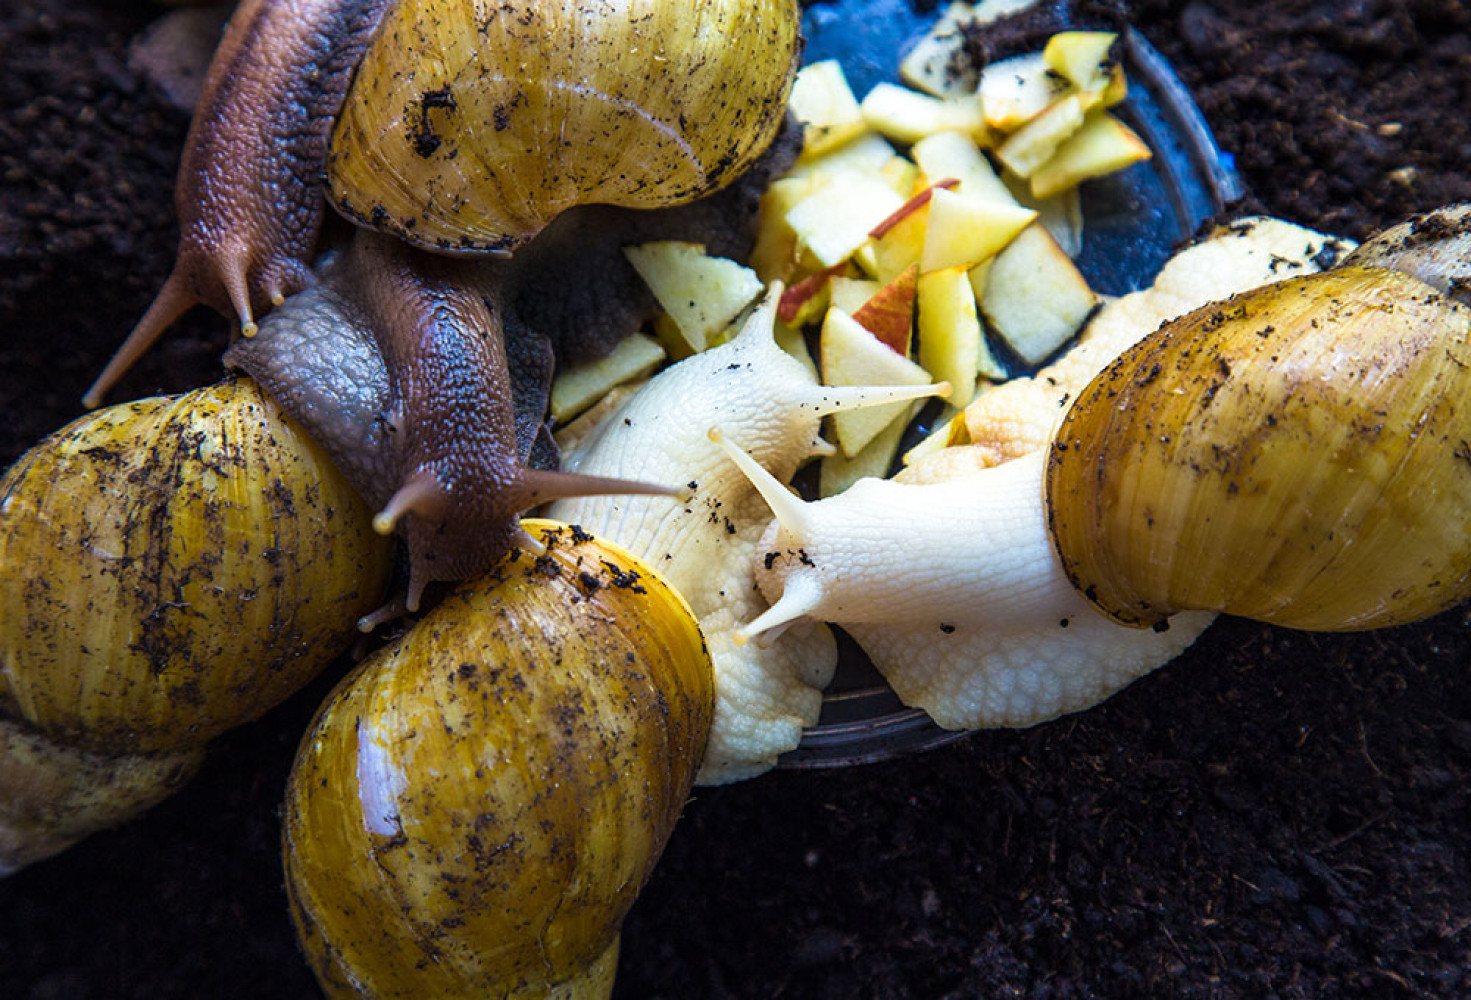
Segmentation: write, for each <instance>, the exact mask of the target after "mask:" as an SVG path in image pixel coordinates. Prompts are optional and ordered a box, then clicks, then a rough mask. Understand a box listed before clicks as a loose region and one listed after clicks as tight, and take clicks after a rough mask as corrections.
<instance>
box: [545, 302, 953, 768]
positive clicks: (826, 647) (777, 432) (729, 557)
mask: <svg viewBox="0 0 1471 1000" xmlns="http://www.w3.org/2000/svg"><path fill="white" fill-rule="evenodd" d="M780 295H781V291H780V287H779V286H775V287H774V290H770V291H768V292H767V294H766V297H765V298H764V299H763V300H762V302H761V303H760V305H758V306H757V308H756V309H755V311H754V312H753V313H751V315H750V317H749V318H748V319H747V320H746V322H745V324H744V326H743V327H742V328H741V331H740V333H738V334H737V335H736V336H735V337H734V338H732V339H731V340H730V341H729V342H727V343H725V344H722V345H721V346H719V347H716V348H712V349H711V350H708V351H705V352H702V353H700V354H695V355H692V356H691V357H689V358H686V359H685V360H683V361H681V362H679V363H678V364H676V365H673V366H671V367H670V368H667V369H665V370H664V371H663V372H660V373H659V374H658V375H656V376H655V377H654V378H653V379H651V380H650V381H649V383H648V384H647V385H645V386H644V387H643V388H642V389H641V390H640V391H639V392H638V393H636V394H635V395H634V396H633V397H632V398H630V399H629V400H628V401H627V402H625V403H624V404H623V405H622V406H620V407H618V408H616V409H615V410H613V411H612V412H611V413H609V414H608V415H606V416H605V417H604V418H603V419H602V421H601V422H600V423H599V424H598V426H597V428H596V429H595V430H594V431H593V432H592V433H591V434H589V435H588V436H587V437H586V438H585V439H583V440H582V441H581V442H579V444H578V445H577V447H576V448H574V449H572V450H570V451H569V452H568V453H567V455H566V456H565V458H566V464H567V468H569V469H575V470H577V471H579V472H584V473H595V474H598V475H609V476H623V477H638V478H647V479H653V480H663V481H675V482H684V483H685V484H686V485H687V488H688V489H689V491H690V496H689V497H688V499H686V500H685V502H684V503H682V504H679V505H674V504H671V503H670V502H669V501H668V500H667V499H662V498H649V499H645V498H642V497H591V498H588V499H585V500H561V501H558V502H557V503H554V504H552V505H551V506H550V507H549V508H548V515H549V516H551V517H554V518H557V519H559V520H563V521H568V522H571V523H575V524H577V525H579V526H581V527H583V528H585V529H586V530H588V531H591V532H594V533H595V534H598V535H600V536H602V537H605V538H609V539H612V540H614V541H616V542H617V543H618V544H620V545H622V546H625V547H626V548H628V549H629V551H631V552H633V553H634V554H636V555H638V556H639V557H641V558H643V559H645V560H646V561H648V562H649V564H650V565H652V566H655V567H657V568H658V570H659V572H660V574H661V575H662V576H663V577H664V578H665V579H667V580H668V581H669V582H670V584H671V585H673V586H674V587H675V588H677V589H678V590H679V591H680V593H681V594H683V595H684V596H685V599H686V600H688V601H689V602H690V606H691V607H692V608H694V611H695V614H696V615H698V616H699V618H700V625H701V627H702V628H703V629H704V630H705V635H706V638H707V640H708V641H709V643H710V646H711V652H712V655H713V657H714V660H715V671H716V682H717V683H716V692H717V695H718V701H717V705H716V710H715V726H714V730H713V732H712V734H711V741H710V747H709V750H708V751H707V753H706V756H705V761H704V763H703V765H702V766H701V770H700V777H699V781H700V783H701V784H714V783H719V782H726V781H734V780H737V779H740V778H746V777H750V776H751V775H754V774H758V773H760V772H761V771H764V770H767V769H768V768H770V767H771V766H772V765H773V764H775V763H776V758H777V757H778V756H780V755H781V754H782V753H783V752H785V751H787V750H790V749H792V748H794V747H795V746H796V745H797V742H798V741H799V740H800V739H801V735H802V727H803V726H805V725H812V724H813V723H815V722H816V721H817V714H818V711H819V709H820V708H821V706H822V688H824V687H825V686H826V685H827V683H828V681H829V680H830V679H831V677H832V672H833V669H834V667H835V666H836V664H837V650H836V647H835V646H834V644H833V641H832V637H831V635H830V634H829V633H828V630H827V629H825V628H822V627H820V626H819V627H816V628H802V629H797V630H793V631H791V632H789V633H788V634H786V635H784V636H782V638H781V640H780V641H777V642H773V643H771V644H770V645H768V646H765V647H757V646H754V645H738V644H737V643H736V642H735V641H734V636H735V631H736V629H737V628H738V627H739V626H740V624H741V623H742V622H744V621H746V620H748V619H749V618H751V617H752V616H753V615H755V614H757V613H759V612H760V611H761V609H762V607H763V606H764V602H763V601H762V599H761V597H760V595H759V594H758V593H757V592H756V589H755V578H754V576H753V572H754V567H755V564H756V559H757V544H758V542H759V541H760V537H761V532H762V530H763V528H764V526H765V524H766V520H767V518H766V512H765V508H764V506H763V504H762V502H761V500H760V498H759V497H758V496H757V495H756V492H755V490H753V489H752V487H751V485H750V483H749V482H747V481H746V479H745V477H743V476H742V475H741V474H740V473H739V472H738V470H736V469H735V468H733V467H732V466H731V465H730V464H729V463H728V462H727V461H725V459H724V456H723V455H722V454H721V452H720V449H719V448H717V447H716V446H715V445H713V444H711V442H710V441H709V439H708V438H707V436H706V433H705V432H706V430H707V429H708V428H709V427H711V426H714V425H718V426H720V427H722V428H723V429H724V430H725V432H726V433H727V434H728V435H729V436H730V437H731V438H732V439H733V440H735V441H737V442H739V443H740V444H741V445H742V446H743V447H745V448H748V449H750V450H751V451H753V452H754V453H755V454H756V455H757V456H759V458H760V460H761V461H762V462H763V463H764V464H766V465H767V467H769V468H771V469H773V470H775V471H776V473H777V475H779V476H781V477H782V478H783V479H784V480H785V479H786V478H789V477H790V476H791V475H792V474H793V473H794V472H796V471H797V467H798V466H799V465H801V463H802V462H804V461H805V460H806V459H808V458H810V457H812V456H813V455H815V454H819V453H822V452H824V451H830V450H831V447H830V446H827V445H825V444H824V442H823V441H822V440H821V438H820V437H819V434H818V432H819V431H820V429H821V422H822V417H823V415H824V414H827V413H833V412H836V411H838V410H840V409H845V408H853V407H858V406H866V405H883V404H888V403H892V402H894V401H895V400H903V399H914V398H918V397H923V396H930V395H935V394H937V393H938V394H943V392H945V391H946V389H947V387H945V386H943V385H941V386H918V387H914V386H905V387H892V388H870V387H862V388H859V387H838V388H832V387H828V386H822V385H818V384H817V380H816V378H815V376H814V375H813V373H812V372H811V370H809V369H808V368H807V367H806V366H805V365H803V364H802V363H801V362H799V361H798V360H797V359H795V358H794V357H792V356H791V355H789V354H787V353H786V352H785V351H783V350H782V349H781V348H780V347H779V346H777V343H776V340H775V338H774V324H775V320H776V309H777V302H778V299H779V298H780Z"/></svg>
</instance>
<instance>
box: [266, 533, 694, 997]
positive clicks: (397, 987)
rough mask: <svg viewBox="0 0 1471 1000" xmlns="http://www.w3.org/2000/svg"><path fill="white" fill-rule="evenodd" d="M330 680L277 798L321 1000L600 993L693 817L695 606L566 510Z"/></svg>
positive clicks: (295, 901)
mask: <svg viewBox="0 0 1471 1000" xmlns="http://www.w3.org/2000/svg"><path fill="white" fill-rule="evenodd" d="M523 523H524V524H525V525H526V527H527V528H528V529H530V530H531V531H532V533H533V534H535V535H537V536H538V537H540V538H541V539H542V540H544V541H545V543H546V544H547V546H548V551H547V553H546V554H545V555H544V556H540V557H534V556H531V555H528V554H527V553H525V552H516V553H513V555H512V557H510V558H508V559H507V560H506V561H504V562H502V563H501V564H500V565H499V566H498V568H497V569H496V570H493V571H492V572H491V573H490V574H489V575H488V576H486V577H484V578H482V579H480V580H479V581H476V582H474V583H471V584H469V585H467V586H465V587H464V588H462V589H461V590H459V591H458V592H456V593H455V594H453V595H451V596H450V597H449V598H447V599H446V600H445V601H444V603H442V604H441V605H440V606H439V607H437V608H436V609H435V610H434V611H433V612H431V613H430V614H429V615H428V616H426V617H425V618H424V619H423V620H422V621H420V622H419V623H418V624H417V625H416V626H415V627H414V628H413V629H412V630H411V631H410V632H409V633H408V634H407V635H406V636H405V637H404V638H403V639H402V640H401V641H400V642H399V643H397V644H396V645H394V646H392V647H389V648H387V649H385V650H382V651H380V653H379V654H376V655H374V656H373V657H371V658H370V659H369V660H367V661H365V662H364V663H363V664H362V665H361V666H360V667H359V668H358V669H357V670H356V671H355V672H354V673H353V674H352V675H351V676H349V677H348V678H347V679H346V680H344V681H343V683H342V684H341V685H340V686H339V687H338V689H337V691H336V692H335V693H334V694H333V696H332V697H331V698H330V699H329V701H328V702H327V704H326V705H325V706H324V707H323V708H322V710H321V711H320V713H319V714H318V717H317V719H316V720H315V722H314V723H313V725H312V727H311V728H310V729H309V730H308V732H307V734H306V736H305V737H304V738H303V740H302V744H301V748H300V750H299V751H298V755H297V760H296V765H295V768H294V769H293V772H292V776H291V780H290V783H289V785H288V788H287V796H286V810H285V838H284V840H285V844H284V854H285V863H286V871H287V879H288V888H289V891H290V895H291V903H292V912H293V915H294V917H295V919H296V923H297V929H298V931H299V933H300V936H301V939H302V942H303V945H304V947H305V949H306V952H307V954H308V956H309V957H310V959H311V961H312V964H313V966H314V968H315V969H316V972H317V977H318V979H319V981H320V982H321V984H322V987H323V989H324V990H325V991H326V992H327V994H328V995H329V996H332V997H351V996H359V995H360V996H365V997H375V998H387V997H435V998H439V1000H447V998H455V997H467V998H468V997H490V996H494V997H508V996H513V997H544V996H557V997H595V996H606V995H607V993H608V991H609V990H610V989H611V985H612V978H613V973H614V971H615V967H616V964H617V942H618V930H619V926H620V925H621V923H622V920H623V916H624V914H625V913H626V912H627V910H628V907H629V906H630V905H631V904H632V902H633V900H634V897H635V895H636V894H637V893H638V891H639V889H640V888H641V887H642V886H643V884H644V882H645V880H646V879H647V878H648V875H649V873H650V871H651V870H652V868H653V865H654V861H655V860H656V859H657V857H658V855H659V853H660V851H661V850H662V849H663V845H664V842H665V840H666V839H667V838H668V836H669V833H670V831H671V830H672V828H673V826H674V823H675V820H676V819H677V818H678V816H679V813H680V810H681V809H682V807H683V805H684V801H685V797H686V796H687V794H688V792H689V789H690V786H691V783H692V781H693V779H694V775H695V771H696V768H697V767H698V765H699V760H700V755H701V754H702V753H703V751H704V748H705V743H706V740H707V739H708V736H709V728H710V718H711V714H712V712H713V705H714V681H713V676H712V670H711V666H710V660H709V654H708V652H707V651H706V649H705V645H704V641H703V638H702V637H701V635H700V631H699V628H698V626H697V625H696V623H695V619H694V617H693V615H692V614H691V613H690V611H689V608H688V606H687V605H686V604H685V603H684V600H683V599H682V598H681V597H680V596H679V595H678V594H677V593H676V592H675V591H673V590H672V589H670V588H669V587H668V585H667V584H665V583H663V582H662V581H661V580H660V579H659V578H658V577H657V576H655V575H654V574H653V573H652V572H651V571H650V570H649V569H648V568H647V567H646V566H645V565H644V564H643V563H642V562H640V561H638V560H636V559H634V558H633V557H632V556H629V555H628V554H626V553H625V552H624V551H623V550H621V549H618V548H615V547H614V546H612V545H610V544H607V543H605V542H602V541H599V540H596V539H594V538H592V537H591V536H588V535H585V534H582V533H581V532H579V531H576V530H574V529H569V528H567V527H565V526H562V525H559V524H557V523H556V522H548V521H540V522H536V521H527V522H523Z"/></svg>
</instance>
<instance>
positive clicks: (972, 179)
mask: <svg viewBox="0 0 1471 1000" xmlns="http://www.w3.org/2000/svg"><path fill="white" fill-rule="evenodd" d="M909 155H910V156H912V157H913V158H914V162H915V163H916V164H918V165H919V169H920V171H921V172H922V173H923V174H924V175H925V176H926V177H931V178H934V179H935V180H939V179H940V178H943V177H954V178H955V179H956V180H957V181H959V182H960V186H959V187H958V188H956V190H957V191H958V192H959V193H960V194H963V195H965V196H966V197H968V198H974V199H976V200H978V201H996V202H1001V203H1003V204H1007V205H1015V204H1016V203H1017V201H1016V198H1014V197H1013V196H1012V194H1011V192H1010V191H1008V190H1007V189H1006V185H1005V184H1003V183H1002V181H1001V178H1000V177H998V176H996V171H995V170H994V169H993V168H992V166H991V164H990V162H989V161H987V159H986V155H985V154H984V153H982V152H981V149H980V147H979V146H977V145H976V142H975V140H974V139H973V138H971V137H970V136H969V135H966V134H965V133H964V132H936V133H935V134H934V135H927V136H925V137H924V138H923V139H921V140H920V141H919V142H916V143H915V144H914V148H912V149H911V150H910V151H909Z"/></svg>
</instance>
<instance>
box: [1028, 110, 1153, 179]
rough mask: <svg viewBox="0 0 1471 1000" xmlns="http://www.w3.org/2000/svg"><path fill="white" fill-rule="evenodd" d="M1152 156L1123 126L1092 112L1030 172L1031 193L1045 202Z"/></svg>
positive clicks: (1101, 112) (1107, 116)
mask: <svg viewBox="0 0 1471 1000" xmlns="http://www.w3.org/2000/svg"><path fill="white" fill-rule="evenodd" d="M1151 155H1152V154H1151V153H1150V151H1149V147H1148V146H1147V145H1146V144H1145V142H1144V140H1143V139H1141V138H1139V136H1138V135H1137V134H1135V132H1134V130H1133V129H1131V128H1129V126H1127V125H1125V124H1124V123H1123V122H1121V121H1119V120H1118V119H1117V118H1115V117H1114V116H1113V115H1110V114H1108V113H1107V112H1105V111H1099V112H1094V113H1093V114H1090V115H1088V116H1087V117H1086V118H1085V119H1084V120H1083V124H1082V127H1080V128H1079V129H1078V130H1077V131H1076V132H1074V133H1073V134H1072V136H1070V137H1069V138H1068V140H1067V141H1066V142H1064V143H1063V144H1062V145H1061V146H1059V147H1058V148H1057V152H1056V153H1054V154H1052V158H1051V159H1049V160H1048V161H1047V162H1046V163H1044V164H1042V166H1040V167H1038V168H1037V169H1036V170H1035V171H1033V172H1032V193H1033V194H1034V195H1036V196H1037V197H1038V198H1046V197H1047V196H1048V195H1052V194H1056V193H1057V192H1058V191H1062V190H1065V189H1066V188H1070V187H1076V186H1077V185H1078V184H1081V183H1082V182H1083V181H1085V180H1088V179H1090V178H1093V177H1102V176H1103V175H1105V174H1111V173H1113V172H1114V171H1117V170H1122V169H1124V168H1125V167H1128V166H1130V165H1132V164H1135V163H1139V162H1140V161H1142V160H1147V159H1149V158H1150V156H1151Z"/></svg>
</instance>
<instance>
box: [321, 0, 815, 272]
mask: <svg viewBox="0 0 1471 1000" xmlns="http://www.w3.org/2000/svg"><path fill="white" fill-rule="evenodd" d="M799 23H800V18H799V15H798V11H797V5H796V3H795V2H794V0H699V2H688V0H685V2H668V0H616V2H608V0H552V2H548V0H509V2H489V0H475V2H464V3H453V4H447V3H444V2H442V0H401V2H400V3H399V4H398V6H397V7H396V8H395V9H394V10H393V11H392V12H391V14H390V15H389V17H388V18H387V19H386V20H385V22H384V25H383V30H382V31H381V32H380V34H379V35H378V36H377V38H376V39H375V41H374V43H373V44H372V45H371V46H370V48H369V50H368V52H367V53H366V55H365V56H364V58H363V60H362V64H361V66H360V67H359V70H358V76H357V80H356V82H355V83H354V86H353V92H352V95H351V97H350V98H349V100H348V101H347V103H346V104H345V106H344V108H343V113H342V115H341V117H340V119H339V121H338V123H337V127H336V130H335V132H334V134H333V138H332V145H331V151H330V155H329V158H328V163H327V173H328V186H329V190H330V197H331V199H332V201H333V202H334V204H336V206H337V208H338V210H339V211H341V212H342V213H343V214H344V215H346V216H347V217H348V218H351V219H354V220H355V221H357V222H358V223H359V224H360V225H364V226H371V227H373V228H377V229H382V230H384V231H386V232H391V233H393V234H394V235H396V236H398V237H399V238H401V239H404V240H406V241H408V242H411V243H415V244H417V245H419V246H422V247H425V248H426V249H432V250H438V251H441V252H448V253H457V252H479V253H484V252H507V251H511V250H514V249H515V248H516V247H518V246H520V245H521V244H523V243H525V242H526V241H527V240H529V239H530V238H531V237H532V236H534V235H536V234H537V233H538V232H540V231H541V230H542V229H543V228H544V227H545V226H546V225H547V223H549V222H550V221H551V220H552V219H553V218H555V217H556V216H557V215H558V214H560V213H561V212H562V211H563V210H564V209H567V208H570V207H572V206H574V205H579V204H593V203H597V204H611V205H620V206H624V207H628V208H654V207H658V206H661V205H671V204H677V203H682V202H688V201H692V200H694V199H695V198H698V197H701V196H703V195H706V194H709V193H710V192H712V191H714V190H716V189H718V188H720V187H722V186H724V185H725V184H727V183H729V182H730V181H731V180H732V179H734V178H735V177H736V176H737V175H739V174H740V173H741V172H742V171H743V170H745V169H746V167H748V166H749V165H750V164H751V163H752V162H753V161H754V159H755V158H756V156H757V155H759V154H760V152H761V151H762V150H763V149H765V148H766V146H767V145H768V144H769V143H770V141H771V139H772V137H773V136H774V135H775V134H776V132H777V129H778V128H779V127H780V125H781V122H782V119H783V117H784V115H785V105H786V94H787V90H788V88H789V87H790V84H791V81H792V79H793V77H794V75H795V72H796V65H797V56H798V51H799V45H800V42H799V36H798V28H799Z"/></svg>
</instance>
